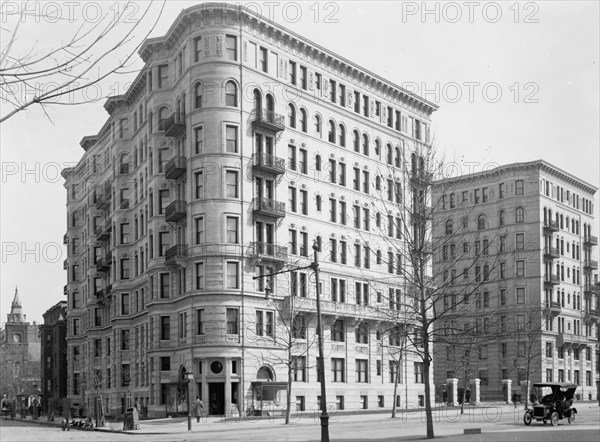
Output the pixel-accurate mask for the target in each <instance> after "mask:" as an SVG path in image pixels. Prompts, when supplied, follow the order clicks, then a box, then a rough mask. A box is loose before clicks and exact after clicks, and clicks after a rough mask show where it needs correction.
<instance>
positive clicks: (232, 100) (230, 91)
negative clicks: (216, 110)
mask: <svg viewBox="0 0 600 442" xmlns="http://www.w3.org/2000/svg"><path fill="white" fill-rule="evenodd" d="M225 105H226V106H237V86H236V85H235V83H234V82H233V81H228V82H227V83H225Z"/></svg>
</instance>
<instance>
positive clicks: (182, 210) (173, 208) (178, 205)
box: [165, 200, 187, 223]
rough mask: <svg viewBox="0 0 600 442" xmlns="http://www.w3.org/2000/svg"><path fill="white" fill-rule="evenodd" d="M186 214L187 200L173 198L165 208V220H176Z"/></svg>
mask: <svg viewBox="0 0 600 442" xmlns="http://www.w3.org/2000/svg"><path fill="white" fill-rule="evenodd" d="M186 214H187V201H182V200H175V201H173V202H172V203H171V204H169V205H168V206H167V207H166V208H165V221H167V222H173V223H175V222H178V221H180V220H182V219H183V218H185V216H186Z"/></svg>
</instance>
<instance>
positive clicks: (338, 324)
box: [331, 319, 346, 342]
mask: <svg viewBox="0 0 600 442" xmlns="http://www.w3.org/2000/svg"><path fill="white" fill-rule="evenodd" d="M345 332H346V327H345V324H344V320H343V319H337V320H336V321H335V322H334V324H333V329H332V330H331V340H332V341H335V342H345Z"/></svg>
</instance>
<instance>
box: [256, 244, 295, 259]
mask: <svg viewBox="0 0 600 442" xmlns="http://www.w3.org/2000/svg"><path fill="white" fill-rule="evenodd" d="M250 254H251V255H252V256H254V257H255V258H259V259H272V260H275V261H285V260H286V259H287V256H288V252H287V247H284V246H280V245H277V244H272V243H268V242H261V241H257V242H253V243H250Z"/></svg>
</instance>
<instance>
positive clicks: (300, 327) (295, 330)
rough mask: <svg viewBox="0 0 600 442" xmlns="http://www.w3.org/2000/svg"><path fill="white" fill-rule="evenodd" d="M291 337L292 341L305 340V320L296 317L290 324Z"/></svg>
mask: <svg viewBox="0 0 600 442" xmlns="http://www.w3.org/2000/svg"><path fill="white" fill-rule="evenodd" d="M292 337H293V338H294V339H306V318H305V317H304V316H302V315H296V316H295V317H294V321H293V324H292Z"/></svg>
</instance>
